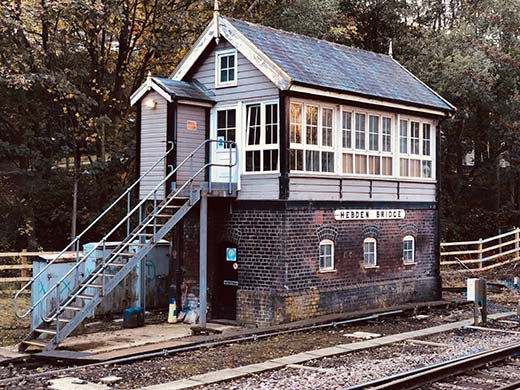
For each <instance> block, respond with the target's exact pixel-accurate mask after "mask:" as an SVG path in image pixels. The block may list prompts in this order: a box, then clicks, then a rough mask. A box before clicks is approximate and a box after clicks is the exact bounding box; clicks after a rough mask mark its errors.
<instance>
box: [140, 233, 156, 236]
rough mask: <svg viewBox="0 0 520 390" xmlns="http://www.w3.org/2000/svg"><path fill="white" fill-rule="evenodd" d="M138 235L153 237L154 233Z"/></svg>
mask: <svg viewBox="0 0 520 390" xmlns="http://www.w3.org/2000/svg"><path fill="white" fill-rule="evenodd" d="M138 236H143V237H153V233H139V234H138Z"/></svg>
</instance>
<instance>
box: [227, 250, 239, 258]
mask: <svg viewBox="0 0 520 390" xmlns="http://www.w3.org/2000/svg"><path fill="white" fill-rule="evenodd" d="M226 261H237V249H236V248H226Z"/></svg>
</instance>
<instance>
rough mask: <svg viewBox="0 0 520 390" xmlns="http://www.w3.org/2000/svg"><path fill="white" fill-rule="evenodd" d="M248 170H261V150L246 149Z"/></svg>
mask: <svg viewBox="0 0 520 390" xmlns="http://www.w3.org/2000/svg"><path fill="white" fill-rule="evenodd" d="M246 171H247V172H259V171H260V151H259V150H248V151H246Z"/></svg>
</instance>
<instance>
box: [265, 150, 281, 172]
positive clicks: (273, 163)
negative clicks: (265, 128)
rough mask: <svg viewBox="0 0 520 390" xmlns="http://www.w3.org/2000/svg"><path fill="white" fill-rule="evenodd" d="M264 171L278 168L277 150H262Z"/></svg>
mask: <svg viewBox="0 0 520 390" xmlns="http://www.w3.org/2000/svg"><path fill="white" fill-rule="evenodd" d="M263 157H264V171H276V170H277V169H278V150H277V149H270V150H264V156H263Z"/></svg>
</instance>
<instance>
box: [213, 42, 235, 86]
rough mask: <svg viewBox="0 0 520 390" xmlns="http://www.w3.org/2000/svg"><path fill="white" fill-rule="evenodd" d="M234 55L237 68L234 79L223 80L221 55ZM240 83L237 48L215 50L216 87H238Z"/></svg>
mask: <svg viewBox="0 0 520 390" xmlns="http://www.w3.org/2000/svg"><path fill="white" fill-rule="evenodd" d="M231 56H233V57H234V59H235V68H234V80H232V81H222V80H221V78H220V76H221V72H220V70H221V68H220V58H221V57H231ZM237 85H238V52H237V49H226V50H219V51H217V52H215V88H226V87H236V86H237Z"/></svg>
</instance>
